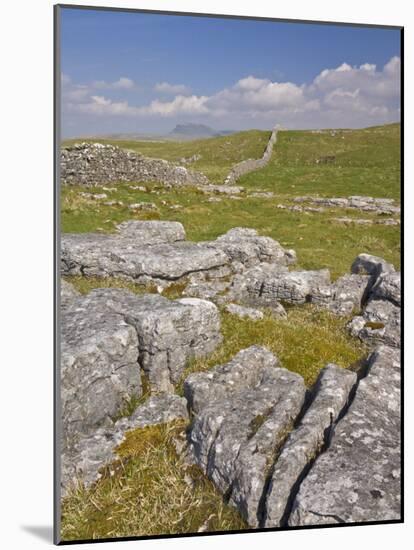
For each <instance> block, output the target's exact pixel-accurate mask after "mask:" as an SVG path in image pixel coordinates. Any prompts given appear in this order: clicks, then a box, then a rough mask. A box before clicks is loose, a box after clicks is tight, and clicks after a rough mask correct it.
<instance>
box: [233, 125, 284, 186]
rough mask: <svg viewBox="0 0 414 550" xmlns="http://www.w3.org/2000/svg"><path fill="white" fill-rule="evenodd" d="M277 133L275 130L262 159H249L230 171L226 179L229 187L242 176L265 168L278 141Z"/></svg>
mask: <svg viewBox="0 0 414 550" xmlns="http://www.w3.org/2000/svg"><path fill="white" fill-rule="evenodd" d="M277 132H278V130H277V129H276V128H274V129H273V131H272V134H271V136H270V138H269V141H268V142H267V146H266V149H265V152H264V153H263V156H262V157H261V158H260V159H247V160H243V161H241V162H239V163H238V164H235V165H234V166H233V168H232V169H231V170H230V172H229V174H228V176H227V178H226V179H225V183H226V184H228V185H232V184H234V183H235V182H236V181H237V180H238V179H239V178H241V176H244V175H245V174H248V173H249V172H253V171H254V170H258V169H259V168H264V167H265V166H266V164H267V163H268V162H269V161H270V159H271V156H272V152H273V146H274V145H275V143H276V140H277Z"/></svg>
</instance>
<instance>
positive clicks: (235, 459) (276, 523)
mask: <svg viewBox="0 0 414 550" xmlns="http://www.w3.org/2000/svg"><path fill="white" fill-rule="evenodd" d="M399 384H400V370H399V358H398V353H397V352H396V351H395V350H392V349H391V348H387V347H380V348H378V349H377V350H376V351H374V352H373V353H372V354H371V356H370V358H369V360H368V361H367V362H365V363H363V364H362V367H361V370H360V371H359V373H358V375H357V374H356V373H355V372H352V371H350V370H346V369H343V368H340V367H337V366H336V365H332V364H330V365H327V366H326V367H325V368H324V369H322V371H321V372H320V374H319V377H318V380H317V382H316V383H315V385H314V387H313V388H312V389H311V390H310V391H309V392H306V390H305V386H304V383H303V380H302V378H301V377H300V376H298V375H296V374H294V373H292V372H289V371H286V370H285V369H283V368H281V367H280V366H279V363H278V361H277V358H276V357H274V356H273V355H272V354H271V353H270V352H268V351H267V350H266V349H265V348H261V347H258V346H252V347H251V348H248V349H246V350H243V351H241V352H239V353H238V354H237V355H236V356H235V357H234V358H233V359H232V361H230V362H229V363H227V364H225V365H221V366H218V367H215V368H214V369H212V370H211V371H209V372H203V373H195V374H192V375H190V376H189V377H188V378H187V380H186V381H185V384H184V393H185V396H186V398H187V400H188V404H189V407H190V409H191V410H192V413H193V420H192V422H191V425H190V429H189V431H188V437H189V454H190V457H191V459H192V460H193V461H194V462H195V463H196V464H197V465H198V466H200V467H201V468H202V470H203V471H204V472H205V473H206V475H207V476H208V477H209V478H210V479H211V480H212V481H213V482H214V484H215V485H216V487H217V488H218V489H219V490H220V491H221V492H222V493H223V494H224V497H225V499H226V500H228V501H229V502H230V503H231V504H232V505H234V506H236V507H237V508H238V510H239V511H240V513H241V514H242V516H243V517H244V518H245V520H246V521H247V522H248V524H249V525H250V526H251V527H271V528H273V527H285V526H286V525H314V524H319V523H345V522H363V521H378V520H387V519H399V496H400V493H401V491H400V486H399V476H400V454H399V441H400V439H399V438H400V426H399V421H400V411H399V403H400V400H399Z"/></svg>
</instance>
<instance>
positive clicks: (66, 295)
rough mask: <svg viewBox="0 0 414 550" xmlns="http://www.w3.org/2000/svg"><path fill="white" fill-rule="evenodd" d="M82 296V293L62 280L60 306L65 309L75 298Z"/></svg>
mask: <svg viewBox="0 0 414 550" xmlns="http://www.w3.org/2000/svg"><path fill="white" fill-rule="evenodd" d="M78 296H80V293H79V292H78V291H77V290H76V289H75V287H74V286H73V285H72V284H71V283H68V282H67V281H65V280H64V279H61V280H60V305H61V307H64V306H66V305H68V304H70V303H71V302H72V301H73V300H74V299H75V298H77V297H78Z"/></svg>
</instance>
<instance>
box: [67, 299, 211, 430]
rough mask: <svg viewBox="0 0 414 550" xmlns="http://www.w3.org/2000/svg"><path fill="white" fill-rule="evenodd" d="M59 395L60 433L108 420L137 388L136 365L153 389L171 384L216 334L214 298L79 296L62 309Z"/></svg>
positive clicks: (208, 349)
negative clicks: (172, 299) (60, 402)
mask: <svg viewBox="0 0 414 550" xmlns="http://www.w3.org/2000/svg"><path fill="white" fill-rule="evenodd" d="M61 325H62V366H61V369H62V371H61V396H62V411H63V431H64V433H65V436H66V437H67V438H69V436H70V435H74V436H77V435H78V434H80V433H88V432H90V430H92V429H95V428H97V427H100V426H102V425H104V424H105V423H108V422H109V423H110V421H111V418H113V417H114V416H115V415H116V414H118V413H119V410H120V408H121V407H122V405H123V404H124V402H125V400H126V399H128V398H130V397H131V396H133V395H135V396H139V395H141V381H140V380H141V378H140V374H141V372H140V367H142V368H143V370H144V371H145V372H146V373H147V375H148V377H149V382H150V385H151V389H152V390H153V391H171V390H172V389H173V384H174V383H176V382H177V381H178V379H179V377H180V376H181V373H182V371H183V369H184V368H185V366H186V364H187V362H188V361H189V360H190V359H191V358H193V357H201V356H204V355H206V354H208V353H210V352H212V351H213V350H214V349H215V348H216V347H217V345H218V344H219V343H220V341H221V334H220V318H219V314H218V310H217V308H216V306H215V305H214V304H212V303H211V302H207V301H204V300H198V299H195V298H187V299H183V300H176V301H170V300H168V299H167V298H164V297H162V296H158V295H151V294H148V295H142V296H137V295H135V294H133V293H131V292H128V291H125V290H120V289H99V290H94V291H92V292H90V293H89V294H88V295H87V296H82V297H79V298H77V299H76V300H75V301H74V302H72V303H71V304H70V305H69V306H68V307H67V308H65V310H64V312H63V314H62V322H61Z"/></svg>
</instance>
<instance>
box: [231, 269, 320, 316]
mask: <svg viewBox="0 0 414 550" xmlns="http://www.w3.org/2000/svg"><path fill="white" fill-rule="evenodd" d="M329 282H330V274H329V271H328V270H327V269H322V270H320V271H290V272H289V271H287V269H286V268H283V266H280V265H277V264H261V265H259V266H256V267H253V268H251V269H248V270H246V271H245V272H244V273H242V274H240V275H236V276H235V277H234V280H233V284H232V286H231V288H230V290H229V295H230V297H231V298H232V299H234V300H235V301H239V302H241V303H245V304H247V305H252V306H256V307H272V305H274V304H275V303H277V302H279V301H282V302H286V303H289V304H304V303H305V302H310V301H311V298H312V293H313V290H314V289H318V288H320V287H321V286H325V285H327V284H329Z"/></svg>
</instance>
